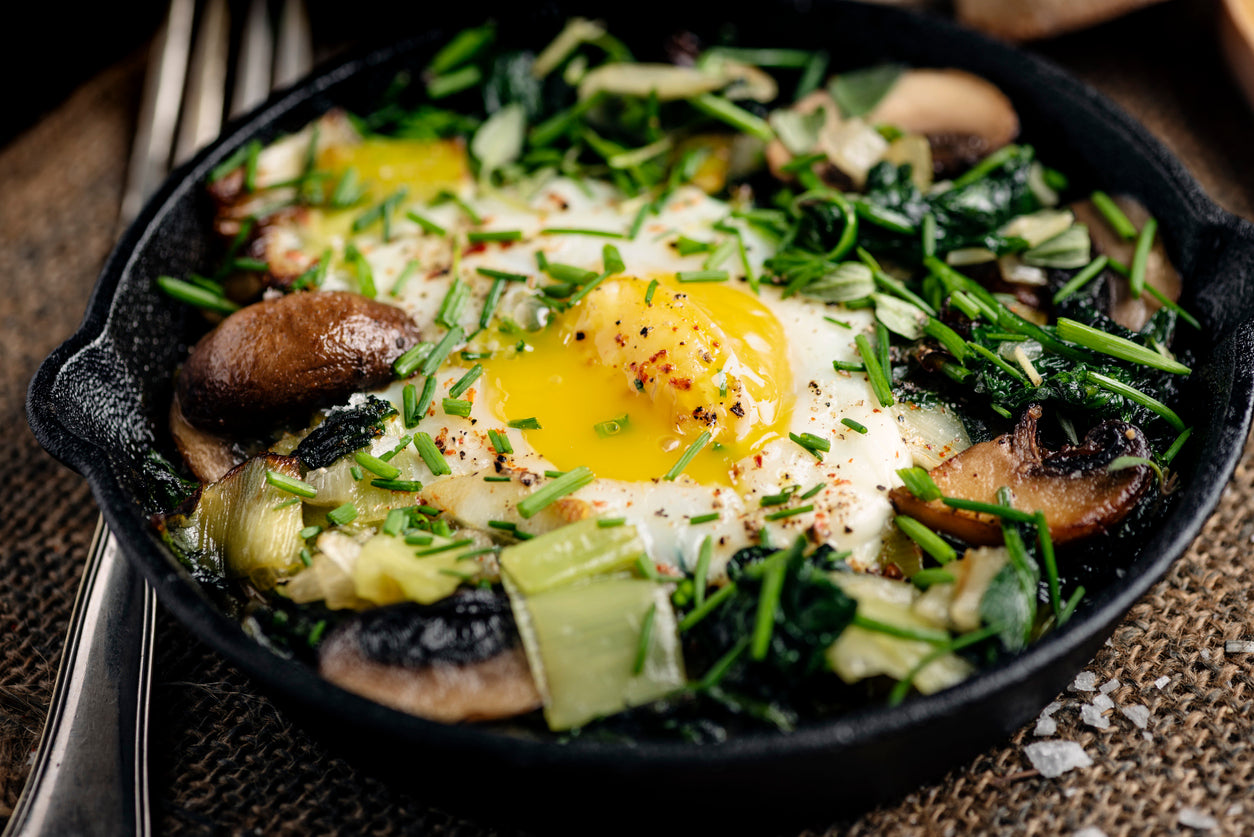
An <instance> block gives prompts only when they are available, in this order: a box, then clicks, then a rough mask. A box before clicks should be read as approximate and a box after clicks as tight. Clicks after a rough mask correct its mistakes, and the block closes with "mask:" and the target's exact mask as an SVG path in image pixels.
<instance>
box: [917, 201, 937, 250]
mask: <svg viewBox="0 0 1254 837" xmlns="http://www.w3.org/2000/svg"><path fill="white" fill-rule="evenodd" d="M920 234H921V235H922V236H923V255H924V256H935V255H936V216H935V215H933V214H932V213H930V212H928V213H925V214H924V216H923V223H922V226H921V227H920Z"/></svg>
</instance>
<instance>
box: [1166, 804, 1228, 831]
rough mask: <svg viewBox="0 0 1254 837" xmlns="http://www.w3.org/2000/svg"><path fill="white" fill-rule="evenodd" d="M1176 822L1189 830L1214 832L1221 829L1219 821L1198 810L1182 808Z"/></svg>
mask: <svg viewBox="0 0 1254 837" xmlns="http://www.w3.org/2000/svg"><path fill="white" fill-rule="evenodd" d="M1176 821H1177V822H1179V823H1180V824H1181V825H1183V826H1185V827H1187V828H1196V829H1198V830H1199V831H1214V830H1215V829H1216V828H1219V821H1218V820H1217V819H1215V818H1214V817H1212V816H1211V815H1210V814H1208V813H1206V812H1205V811H1202V810H1200V809H1198V808H1181V809H1180V813H1178V814H1176Z"/></svg>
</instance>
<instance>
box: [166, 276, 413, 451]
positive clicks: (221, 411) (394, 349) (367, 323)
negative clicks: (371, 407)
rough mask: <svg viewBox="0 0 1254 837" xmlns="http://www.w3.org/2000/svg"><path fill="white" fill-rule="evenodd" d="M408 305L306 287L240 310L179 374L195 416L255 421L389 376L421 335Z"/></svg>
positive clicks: (217, 427)
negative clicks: (306, 290)
mask: <svg viewBox="0 0 1254 837" xmlns="http://www.w3.org/2000/svg"><path fill="white" fill-rule="evenodd" d="M420 337H421V334H420V332H419V330H418V327H417V326H416V325H415V324H414V322H413V321H412V320H411V319H410V318H409V316H408V315H407V314H405V312H404V311H402V310H401V309H399V308H395V307H393V306H391V305H385V304H383V303H381V302H375V301H374V300H370V299H366V298H365V297H363V296H359V295H358V294H352V293H339V292H334V293H333V292H318V293H298V294H292V295H290V296H284V297H279V298H277V299H270V300H265V301H263V302H259V303H257V304H255V305H250V306H248V307H247V308H243V309H241V310H239V311H236V312H235V313H234V314H232V315H231V316H229V317H227V318H226V320H224V321H223V322H222V323H221V324H220V325H219V326H218V327H217V328H215V329H214V330H213V331H211V332H209V333H208V334H207V335H205V336H204V337H203V338H202V339H201V341H200V342H199V343H197V344H196V347H195V348H194V349H192V353H191V357H189V358H188V359H187V363H186V364H185V365H184V367H183V371H182V374H181V375H180V376H179V384H178V399H179V403H180V405H181V407H182V410H183V415H184V416H185V417H186V418H187V420H188V421H189V422H190V423H192V424H193V425H195V426H196V427H200V428H203V429H207V430H212V431H215V432H221V431H228V432H229V431H239V430H247V429H252V430H254V431H255V430H257V429H260V428H265V427H268V426H271V425H273V424H274V423H276V422H278V421H281V420H283V419H287V418H292V417H295V416H299V415H301V414H302V413H305V412H308V411H309V410H311V409H313V408H315V407H319V406H322V405H325V404H329V403H333V402H335V401H338V400H342V399H344V398H346V397H348V396H349V395H350V394H352V393H353V392H357V391H359V390H362V389H368V388H370V387H374V386H379V385H381V384H385V383H387V382H388V381H389V380H391V377H392V362H393V361H394V360H395V359H396V358H397V357H399V356H400V355H401V354H402V353H403V352H404V351H405V350H407V349H409V348H410V347H412V346H414V345H415V344H417V343H418V341H419V339H420Z"/></svg>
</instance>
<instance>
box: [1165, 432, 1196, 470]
mask: <svg viewBox="0 0 1254 837" xmlns="http://www.w3.org/2000/svg"><path fill="white" fill-rule="evenodd" d="M1192 435H1193V428H1192V427H1190V428H1187V429H1186V430H1184V431H1183V432H1182V433H1181V434H1180V435H1179V436H1177V437H1176V440H1175V441H1174V442H1172V443H1171V447H1169V448H1167V452H1166V453H1164V454H1163V455H1162V463H1163V465H1170V464H1171V460H1173V459H1175V458H1176V454H1178V453H1179V452H1180V449H1181V448H1183V447H1184V444H1185V442H1187V441H1189V437H1190V436H1192Z"/></svg>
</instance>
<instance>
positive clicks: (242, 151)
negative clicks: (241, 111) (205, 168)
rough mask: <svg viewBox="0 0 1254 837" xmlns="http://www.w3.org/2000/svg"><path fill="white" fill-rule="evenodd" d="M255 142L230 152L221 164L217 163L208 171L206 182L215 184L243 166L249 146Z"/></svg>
mask: <svg viewBox="0 0 1254 837" xmlns="http://www.w3.org/2000/svg"><path fill="white" fill-rule="evenodd" d="M256 142H257V141H256V140H252V141H250V142H248V143H246V144H244V145H241V146H240V147H239V148H237V149H235V150H234V151H232V152H231V155H230V156H229V157H227V158H226V159H225V160H223V161H222V162H221V163H218V164H217V165H216V166H214V167H213V169H212V170H210V172H209V177H208V181H209V182H210V183H216V182H217V181H219V180H221V179H222V178H224V177H226V176H227V175H228V174H230V173H231V172H233V171H235V170H236V169H237V168H239V167H240V166H242V165H244V161H245V160H246V159H247V158H248V155H249V153H251V152H250V151H249V148H250V146H252V145H254V144H255V143H256Z"/></svg>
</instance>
